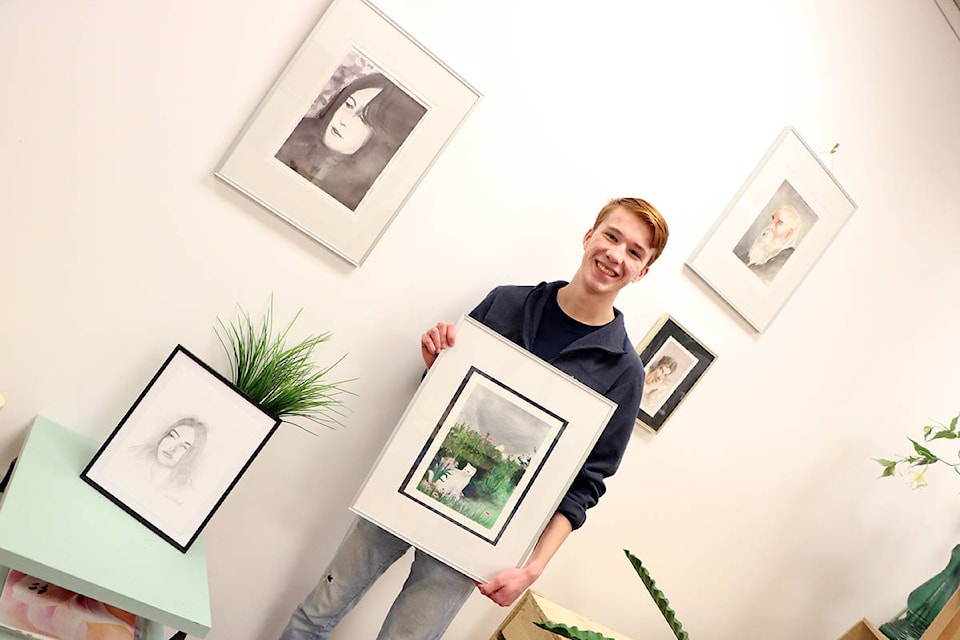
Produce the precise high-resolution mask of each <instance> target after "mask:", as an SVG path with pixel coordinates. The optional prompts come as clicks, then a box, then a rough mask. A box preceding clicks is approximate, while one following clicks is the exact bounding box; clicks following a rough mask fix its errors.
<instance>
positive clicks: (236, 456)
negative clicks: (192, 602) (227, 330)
mask: <svg viewBox="0 0 960 640" xmlns="http://www.w3.org/2000/svg"><path fill="white" fill-rule="evenodd" d="M279 424H280V421H279V420H278V419H277V418H275V417H273V416H271V415H269V414H267V413H266V412H265V411H263V410H262V409H261V408H260V407H259V406H258V405H256V404H254V403H253V402H252V401H251V400H250V399H248V398H247V397H246V396H244V395H243V394H242V393H241V392H240V391H239V390H237V388H236V387H235V386H233V385H232V384H231V383H230V382H228V381H227V380H226V379H225V378H223V377H222V376H220V375H219V374H218V373H216V372H215V371H213V369H211V368H210V367H208V366H207V365H206V364H204V363H203V362H202V361H200V360H199V359H198V358H197V357H196V356H194V355H193V354H191V353H190V352H189V351H187V350H186V349H185V348H183V347H182V346H180V345H177V347H176V348H175V349H174V350H173V353H171V354H170V356H169V357H168V358H167V359H166V361H165V362H164V363H163V366H161V367H160V370H159V371H158V372H157V373H156V375H154V377H153V379H152V380H151V381H150V383H149V384H148V385H147V387H146V388H145V389H144V390H143V392H142V393H141V394H140V396H139V397H138V398H137V400H136V402H134V404H133V406H132V407H131V408H130V410H129V411H127V413H126V415H125V416H124V417H123V419H122V420H121V421H120V424H119V425H118V426H117V428H116V429H115V430H114V431H113V433H111V434H110V436H109V437H108V438H107V440H106V441H105V442H104V443H103V445H102V446H101V447H100V449H99V450H98V451H97V453H96V455H94V457H93V459H92V460H91V461H90V463H89V464H87V466H86V468H85V469H84V470H83V472H82V473H81V474H80V477H81V478H82V479H83V480H84V481H85V482H87V484H89V485H91V486H92V487H94V488H95V489H97V490H98V491H99V492H100V493H102V494H103V495H104V496H106V497H107V498H108V499H109V500H111V501H112V502H113V503H115V504H116V505H118V506H119V507H121V508H122V509H123V510H124V511H126V512H127V513H129V514H130V515H132V516H133V517H134V518H136V519H137V520H139V521H140V522H142V523H143V524H144V525H146V526H147V527H148V528H149V529H151V530H152V531H153V532H154V533H156V534H157V535H159V536H160V537H161V538H163V539H164V540H166V541H167V542H169V543H170V544H172V545H173V546H175V547H176V548H178V549H179V550H180V551H183V552H186V551H187V550H188V549H189V548H190V545H191V544H193V542H194V541H195V540H196V539H197V536H198V535H199V534H200V531H201V530H202V529H203V527H204V526H205V525H206V524H207V522H208V521H209V520H210V518H211V517H212V516H213V514H214V512H215V511H216V510H217V508H219V506H220V505H221V504H222V503H223V501H224V499H225V498H226V497H227V494H228V493H229V492H230V491H231V489H233V487H234V485H235V484H236V483H237V481H238V480H239V479H240V476H241V475H242V474H243V472H244V471H245V470H246V469H247V467H248V466H249V465H250V462H251V461H252V460H253V458H254V457H255V456H256V455H257V453H259V452H260V449H261V448H263V445H264V444H266V442H267V439H268V438H269V437H270V436H271V435H272V434H273V432H274V431H275V430H276V428H277V426H278V425H279Z"/></svg>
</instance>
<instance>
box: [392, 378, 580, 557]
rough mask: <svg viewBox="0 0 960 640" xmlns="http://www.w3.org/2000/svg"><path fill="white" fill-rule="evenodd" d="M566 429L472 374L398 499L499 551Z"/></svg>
mask: <svg viewBox="0 0 960 640" xmlns="http://www.w3.org/2000/svg"><path fill="white" fill-rule="evenodd" d="M566 424H567V423H566V422H565V421H564V420H563V419H562V418H560V417H559V416H556V415H554V414H553V413H551V412H549V411H547V410H546V409H544V408H543V407H540V406H538V405H537V404H535V403H533V402H531V401H530V400H529V399H527V398H525V397H523V396H522V395H520V394H519V393H517V392H515V391H513V390H512V389H510V388H508V387H506V386H505V385H503V384H501V383H500V382H498V381H497V380H495V379H493V378H492V377H490V376H488V375H487V374H485V373H484V372H482V371H480V370H479V369H477V368H475V367H471V368H470V369H469V371H468V373H467V375H466V376H465V377H464V380H463V383H462V384H461V385H460V388H459V389H458V390H457V393H456V395H455V396H454V398H453V399H452V401H451V403H450V404H449V405H448V406H447V409H446V411H445V412H444V414H443V416H442V417H441V418H440V421H439V423H438V425H437V427H436V428H435V429H434V431H433V433H432V434H431V436H430V438H429V439H428V440H427V442H426V445H425V446H424V448H423V450H422V452H421V454H420V457H419V458H418V459H417V461H416V463H415V464H414V466H413V467H412V468H411V470H410V473H409V474H408V475H407V477H406V478H405V479H404V482H403V485H402V486H401V487H400V492H401V493H403V494H404V495H406V496H409V497H410V498H413V499H414V500H416V501H417V502H420V503H421V504H423V505H424V506H426V507H427V508H429V509H431V510H432V511H434V512H435V513H437V514H439V515H440V516H442V517H444V518H446V519H448V520H450V521H452V522H455V523H457V524H459V525H460V526H461V527H463V528H465V529H467V530H469V531H471V532H473V533H475V534H476V535H478V536H480V537H481V538H483V539H485V540H488V541H490V542H491V543H494V544H496V541H497V539H498V537H499V535H500V533H501V532H502V531H503V529H504V527H505V526H506V525H507V524H508V523H509V521H510V519H511V517H512V516H513V514H514V513H515V511H516V509H517V508H518V507H519V506H520V504H521V502H522V500H523V497H524V495H525V493H526V490H527V488H528V487H529V486H530V483H531V482H532V481H533V479H534V478H535V477H536V476H537V473H538V472H539V470H540V468H541V467H542V465H543V464H544V462H545V461H546V460H547V458H548V457H549V455H550V452H551V451H552V449H553V447H554V445H555V444H556V442H557V440H558V439H559V437H560V434H561V433H562V432H563V429H564V428H565V427H566Z"/></svg>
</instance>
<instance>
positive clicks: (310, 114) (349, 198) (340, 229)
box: [214, 0, 481, 266]
mask: <svg viewBox="0 0 960 640" xmlns="http://www.w3.org/2000/svg"><path fill="white" fill-rule="evenodd" d="M361 88H363V89H365V90H364V91H360V90H359V89H361ZM480 97H481V95H480V93H479V92H478V91H477V90H476V89H475V88H473V87H472V86H471V85H470V84H469V83H467V82H466V81H465V80H464V79H463V78H461V77H460V76H459V75H457V74H456V73H455V72H454V71H453V70H451V69H450V68H449V67H447V66H446V65H445V64H444V63H443V62H441V61H440V60H439V59H438V58H437V57H435V56H434V55H433V54H432V53H431V52H430V51H428V50H427V49H426V48H425V47H423V45H421V44H420V43H419V42H417V41H416V40H415V39H414V38H412V37H411V36H410V35H409V34H407V33H406V32H405V31H404V30H403V29H401V28H400V27H399V26H398V25H397V24H396V23H394V22H393V21H392V20H391V19H390V18H388V17H387V16H386V15H384V14H383V13H382V12H381V11H380V10H379V9H377V8H376V7H375V6H374V5H373V4H371V3H370V2H367V1H366V0H334V2H333V3H332V4H331V5H330V7H329V8H328V9H327V10H326V12H325V13H324V14H323V16H322V17H321V19H320V21H319V22H318V23H317V25H316V27H315V28H314V29H313V31H312V32H311V33H310V35H309V36H308V37H307V39H306V41H305V42H304V43H303V45H302V46H301V47H300V49H299V51H298V52H297V53H296V55H295V56H294V57H293V59H292V60H291V61H290V63H289V64H288V65H287V67H286V68H285V69H284V71H283V73H282V74H281V75H280V78H279V79H278V80H277V81H276V83H275V84H274V86H273V87H272V88H271V89H270V91H269V92H268V93H267V95H266V97H265V98H264V99H263V100H262V102H261V103H260V105H259V107H258V108H257V110H256V111H255V112H254V114H253V116H252V117H251V118H250V120H249V122H248V123H247V125H246V126H245V127H244V129H243V130H242V131H241V133H240V135H239V136H238V137H237V139H236V141H235V142H234V143H233V145H232V146H231V147H230V149H229V150H228V152H227V154H226V155H225V157H224V158H223V160H222V161H221V163H220V165H219V166H218V167H217V169H216V170H215V172H214V175H215V176H216V177H217V178H219V179H220V180H222V181H224V182H225V183H227V184H229V185H230V186H232V187H234V188H235V189H237V190H239V191H240V192H241V193H243V194H245V195H246V196H248V197H249V198H251V199H252V200H253V201H255V202H257V203H259V204H260V205H262V206H263V207H264V208H266V209H267V210H268V211H270V212H271V213H273V214H275V215H277V216H279V217H280V218H281V219H283V220H285V221H286V222H288V223H290V224H291V225H293V226H294V227H296V228H297V229H299V230H300V231H302V232H303V233H305V234H306V235H307V236H309V237H310V238H312V239H314V240H316V241H317V242H319V243H320V244H322V245H323V246H325V247H326V248H328V249H329V250H331V251H332V252H334V253H335V254H337V255H338V256H340V257H341V258H343V259H344V260H346V261H347V262H349V263H350V264H352V265H354V266H359V265H360V264H362V263H363V261H364V260H365V259H366V257H367V256H368V255H369V253H370V251H371V250H372V249H373V247H374V245H375V244H376V242H377V241H378V240H379V239H380V237H381V236H382V235H383V233H384V231H385V230H386V228H387V226H388V225H389V224H390V222H391V221H392V220H393V219H394V217H395V216H396V214H397V213H398V212H399V210H400V208H401V207H402V206H403V204H404V203H405V202H406V200H407V198H408V197H409V196H410V194H411V193H412V192H413V190H414V189H415V188H416V186H417V185H418V184H419V182H420V180H421V179H422V178H423V176H424V175H425V174H426V172H427V171H428V170H429V168H430V166H431V165H432V164H433V162H434V161H435V160H436V159H437V157H438V155H439V154H440V152H441V151H442V149H443V148H444V147H445V146H446V144H447V143H448V141H449V140H450V139H451V137H452V136H453V135H454V133H455V132H456V131H457V129H458V128H459V127H460V125H461V124H462V123H463V121H464V120H465V118H466V117H467V115H468V114H469V113H470V111H471V110H472V109H473V108H474V106H475V105H476V104H477V102H478V101H479V99H480ZM334 120H336V121H337V122H338V123H339V124H335V123H334ZM361 134H363V135H361Z"/></svg>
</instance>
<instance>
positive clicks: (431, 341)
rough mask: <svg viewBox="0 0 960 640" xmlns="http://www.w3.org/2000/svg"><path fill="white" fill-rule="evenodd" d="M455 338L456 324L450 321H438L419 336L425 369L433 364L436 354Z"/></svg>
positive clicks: (449, 344)
mask: <svg viewBox="0 0 960 640" xmlns="http://www.w3.org/2000/svg"><path fill="white" fill-rule="evenodd" d="M456 339H457V326H456V325H455V324H453V323H451V322H438V323H437V324H436V325H435V326H433V327H430V328H429V329H427V331H426V333H424V334H423V335H422V336H420V355H421V356H423V362H424V364H426V365H427V369H429V368H430V367H432V366H433V363H434V362H435V361H436V359H437V356H438V355H440V352H441V351H443V350H444V349H446V348H447V347H452V346H453V343H454V342H455V341H456Z"/></svg>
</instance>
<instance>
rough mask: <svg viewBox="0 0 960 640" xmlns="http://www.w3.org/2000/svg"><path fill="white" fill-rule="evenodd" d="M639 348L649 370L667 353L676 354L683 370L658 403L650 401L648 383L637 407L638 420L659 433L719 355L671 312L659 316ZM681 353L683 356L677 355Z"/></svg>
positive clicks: (645, 427)
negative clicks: (667, 393)
mask: <svg viewBox="0 0 960 640" xmlns="http://www.w3.org/2000/svg"><path fill="white" fill-rule="evenodd" d="M636 350H637V354H638V355H639V356H640V360H641V362H643V367H644V371H645V372H646V373H647V374H649V373H650V370H651V369H652V368H653V366H654V365H656V364H657V362H658V360H660V358H661V357H662V356H664V355H671V356H673V357H674V359H675V361H676V362H677V363H678V367H677V368H678V370H679V372H677V371H675V372H674V373H678V375H679V376H680V377H679V378H678V379H677V380H676V381H675V382H674V383H673V384H671V385H670V386H669V387H668V390H669V395H667V396H666V397H664V398H661V399H658V402H657V403H656V406H650V405H649V402H647V396H648V392H649V390H648V389H647V388H646V386H645V387H644V397H643V398H641V400H640V408H639V409H637V419H636V424H638V425H640V426H641V427H643V428H644V429H646V430H647V431H650V432H651V433H659V432H660V429H662V428H663V425H664V424H665V423H666V422H667V420H669V419H670V417H671V416H672V415H673V412H674V411H676V410H677V407H679V406H680V403H681V402H683V401H684V399H686V397H687V396H688V395H689V394H690V392H691V391H693V388H694V387H695V386H696V385H697V383H698V382H700V379H701V378H702V377H703V374H705V373H706V372H707V369H709V368H710V367H711V365H713V363H714V361H715V360H716V359H717V355H716V354H715V353H714V352H713V351H711V350H710V349H708V348H707V347H705V346H704V345H703V343H702V342H700V341H699V340H698V339H697V338H695V337H694V336H693V334H692V333H690V332H689V331H688V330H687V329H686V328H685V327H684V326H683V325H681V324H680V323H679V322H677V321H676V319H675V318H673V316H671V315H670V314H668V313H665V314H663V315H662V316H660V317H659V318H658V319H657V321H656V322H655V323H654V325H653V327H651V328H650V331H648V332H647V335H646V336H644V337H643V340H641V341H640V342H639V343H637V345H636ZM678 354H679V356H680V357H677V356H678ZM650 410H653V411H652V412H650Z"/></svg>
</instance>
